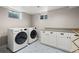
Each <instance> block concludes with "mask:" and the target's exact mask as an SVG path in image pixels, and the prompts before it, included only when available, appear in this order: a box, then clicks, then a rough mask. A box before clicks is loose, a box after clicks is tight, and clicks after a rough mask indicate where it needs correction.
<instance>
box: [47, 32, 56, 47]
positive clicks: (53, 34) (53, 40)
mask: <svg viewBox="0 0 79 59" xmlns="http://www.w3.org/2000/svg"><path fill="white" fill-rule="evenodd" d="M47 42H48V43H47V44H49V45H51V46H54V47H56V32H50V34H49V38H48V40H47Z"/></svg>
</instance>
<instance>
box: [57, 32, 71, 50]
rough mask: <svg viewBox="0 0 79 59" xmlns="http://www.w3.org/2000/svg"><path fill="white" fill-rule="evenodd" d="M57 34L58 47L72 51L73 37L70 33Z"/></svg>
mask: <svg viewBox="0 0 79 59" xmlns="http://www.w3.org/2000/svg"><path fill="white" fill-rule="evenodd" d="M59 34H60V35H59V36H58V35H57V47H58V48H60V49H64V50H67V51H70V49H71V39H70V38H69V37H68V33H59Z"/></svg>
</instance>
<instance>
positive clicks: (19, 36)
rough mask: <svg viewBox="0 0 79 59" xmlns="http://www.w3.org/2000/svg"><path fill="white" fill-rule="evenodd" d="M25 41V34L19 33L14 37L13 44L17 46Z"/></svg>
mask: <svg viewBox="0 0 79 59" xmlns="http://www.w3.org/2000/svg"><path fill="white" fill-rule="evenodd" d="M26 40H27V33H26V32H19V33H18V34H17V35H16V37H15V42H16V43H17V44H23V43H24V42H25V41H26Z"/></svg>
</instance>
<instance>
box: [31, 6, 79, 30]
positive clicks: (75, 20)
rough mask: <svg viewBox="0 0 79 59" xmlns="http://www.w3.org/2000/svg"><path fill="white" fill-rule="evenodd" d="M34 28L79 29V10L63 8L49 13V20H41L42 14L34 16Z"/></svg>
mask: <svg viewBox="0 0 79 59" xmlns="http://www.w3.org/2000/svg"><path fill="white" fill-rule="evenodd" d="M32 22H33V24H32V25H33V26H36V27H38V28H39V29H44V28H45V27H51V28H79V8H78V7H76V8H67V7H66V8H61V9H57V10H52V11H50V12H48V19H47V20H40V14H36V15H33V16H32Z"/></svg>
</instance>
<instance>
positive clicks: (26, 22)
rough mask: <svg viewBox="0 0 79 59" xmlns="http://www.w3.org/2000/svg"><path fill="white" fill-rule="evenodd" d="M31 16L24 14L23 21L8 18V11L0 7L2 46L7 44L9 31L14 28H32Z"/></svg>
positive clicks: (0, 42)
mask: <svg viewBox="0 0 79 59" xmlns="http://www.w3.org/2000/svg"><path fill="white" fill-rule="evenodd" d="M30 23H31V15H29V14H26V13H22V19H21V20H18V19H13V18H8V9H6V8H3V7H0V45H3V44H6V43H7V30H8V28H13V27H28V26H31V25H30Z"/></svg>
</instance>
